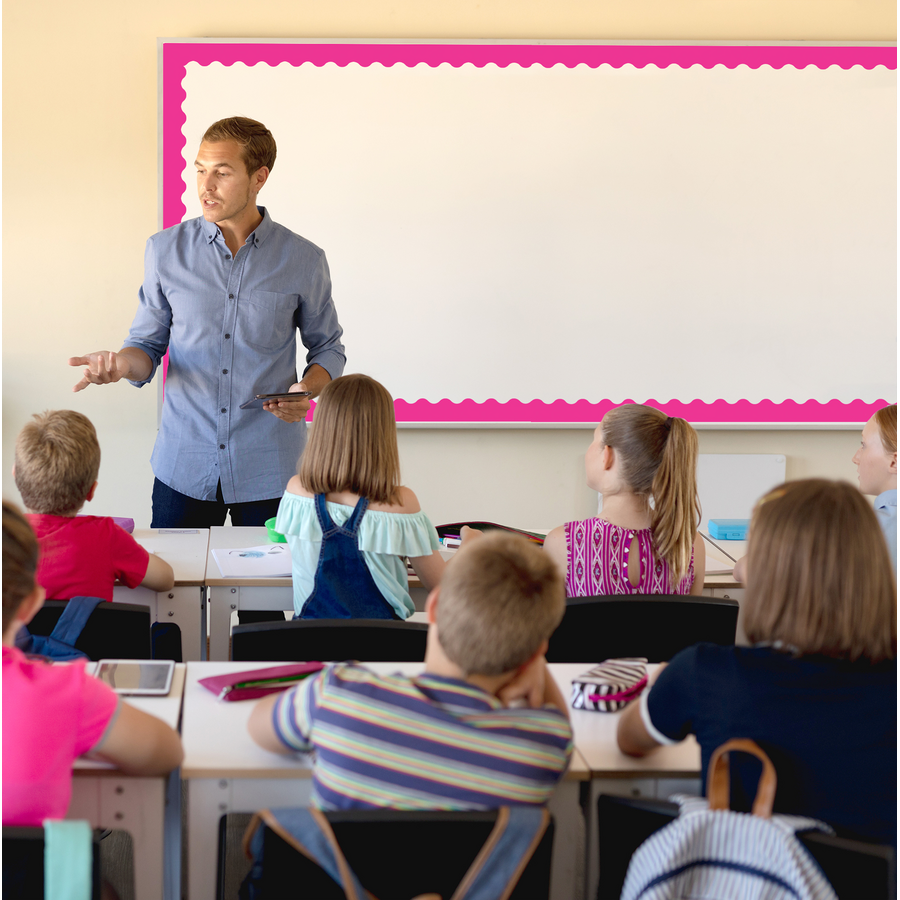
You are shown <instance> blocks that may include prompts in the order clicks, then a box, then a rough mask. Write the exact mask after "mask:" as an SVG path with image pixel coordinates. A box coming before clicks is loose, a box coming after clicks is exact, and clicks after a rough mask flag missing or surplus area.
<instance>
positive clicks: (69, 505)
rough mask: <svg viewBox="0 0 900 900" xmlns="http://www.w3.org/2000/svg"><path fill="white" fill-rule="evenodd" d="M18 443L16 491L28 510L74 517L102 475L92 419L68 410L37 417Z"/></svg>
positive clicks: (24, 429)
mask: <svg viewBox="0 0 900 900" xmlns="http://www.w3.org/2000/svg"><path fill="white" fill-rule="evenodd" d="M32 419H33V420H32V421H31V422H29V423H28V424H27V425H25V427H24V428H23V429H22V430H21V431H20V432H19V436H18V437H17V438H16V487H17V488H18V489H19V493H20V494H21V495H22V502H23V503H24V504H25V507H26V509H29V510H30V511H31V512H36V513H47V514H50V515H55V516H73V515H75V513H77V512H78V510H79V509H81V507H82V506H84V502H85V500H86V499H87V495H88V494H89V493H90V490H91V487H92V485H93V484H94V482H95V481H96V480H97V474H98V472H99V471H100V444H99V443H98V442H97V432H96V431H95V430H94V426H93V425H92V424H91V420H90V419H89V418H88V417H87V416H84V415H82V414H81V413H79V412H75V411H74V410H71V409H58V410H52V411H49V412H44V413H35V415H34V416H33V417H32Z"/></svg>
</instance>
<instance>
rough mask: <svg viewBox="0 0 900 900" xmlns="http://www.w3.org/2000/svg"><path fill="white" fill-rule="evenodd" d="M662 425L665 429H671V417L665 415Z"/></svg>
mask: <svg viewBox="0 0 900 900" xmlns="http://www.w3.org/2000/svg"><path fill="white" fill-rule="evenodd" d="M663 425H665V426H666V431H671V430H672V417H671V416H666V421H665V422H663Z"/></svg>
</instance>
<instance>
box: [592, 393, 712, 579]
mask: <svg viewBox="0 0 900 900" xmlns="http://www.w3.org/2000/svg"><path fill="white" fill-rule="evenodd" d="M599 432H600V435H599V436H600V441H601V443H602V444H603V445H604V446H607V447H611V448H612V449H613V450H614V451H615V453H616V457H617V459H618V462H619V472H620V475H621V477H622V480H623V481H624V482H625V484H626V485H627V487H628V488H629V490H631V491H632V493H635V494H643V495H646V496H647V497H648V498H650V497H652V498H653V510H652V512H651V524H650V527H651V529H652V531H653V544H654V547H655V549H656V552H657V554H658V555H659V556H661V557H662V558H663V559H665V560H666V562H667V563H669V565H670V566H671V567H672V569H673V571H674V574H675V576H676V577H681V576H683V575H684V573H685V572H686V571H687V568H688V566H689V565H690V561H691V548H692V546H693V542H694V536H695V534H696V532H697V526H698V525H699V523H700V501H699V498H698V496H697V453H698V447H699V442H698V440H697V432H696V431H694V429H693V428H692V427H691V426H690V424H689V423H688V422H686V421H685V420H684V419H677V418H673V417H669V416H667V415H666V414H665V413H664V412H661V411H660V410H658V409H654V408H653V407H652V406H642V405H640V404H636V403H629V404H627V405H625V406H619V407H616V408H615V409H611V410H610V411H609V412H608V413H607V414H606V415H605V416H604V417H603V421H602V422H601V423H600V428H599Z"/></svg>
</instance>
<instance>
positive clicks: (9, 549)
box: [2, 500, 38, 634]
mask: <svg viewBox="0 0 900 900" xmlns="http://www.w3.org/2000/svg"><path fill="white" fill-rule="evenodd" d="M37 564H38V542H37V538H36V537H35V536H34V532H33V531H32V530H31V526H30V525H29V524H28V521H27V520H26V518H25V517H24V516H23V515H22V513H21V512H20V511H19V509H18V507H16V506H15V505H14V504H12V503H9V502H8V501H6V500H4V501H3V620H2V625H3V633H4V634H6V631H7V629H8V628H9V626H10V625H11V624H12V621H13V619H14V618H15V615H16V612H18V609H19V607H20V606H21V605H22V601H23V600H24V599H25V598H26V597H28V595H29V594H31V593H32V592H33V591H34V589H35V581H34V573H35V572H36V571H37Z"/></svg>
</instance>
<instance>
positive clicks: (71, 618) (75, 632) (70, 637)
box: [50, 597, 103, 647]
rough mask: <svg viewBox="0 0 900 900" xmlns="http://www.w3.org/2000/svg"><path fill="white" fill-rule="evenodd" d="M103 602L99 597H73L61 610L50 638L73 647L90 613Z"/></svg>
mask: <svg viewBox="0 0 900 900" xmlns="http://www.w3.org/2000/svg"><path fill="white" fill-rule="evenodd" d="M102 602H103V600H102V599H101V598H100V597H73V598H72V599H71V600H70V601H69V602H68V603H67V604H66V608H65V609H64V610H63V613H62V615H61V616H60V617H59V620H58V621H57V623H56V627H55V628H54V629H53V631H51V632H50V637H52V638H53V639H54V640H57V641H61V642H62V643H63V644H68V645H69V646H70V647H74V646H75V641H77V640H78V638H79V637H81V632H82V631H83V630H84V626H85V625H87V620H88V619H89V618H90V617H91V613H92V612H93V611H94V610H95V609H96V608H97V605H98V604H99V603H102Z"/></svg>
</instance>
